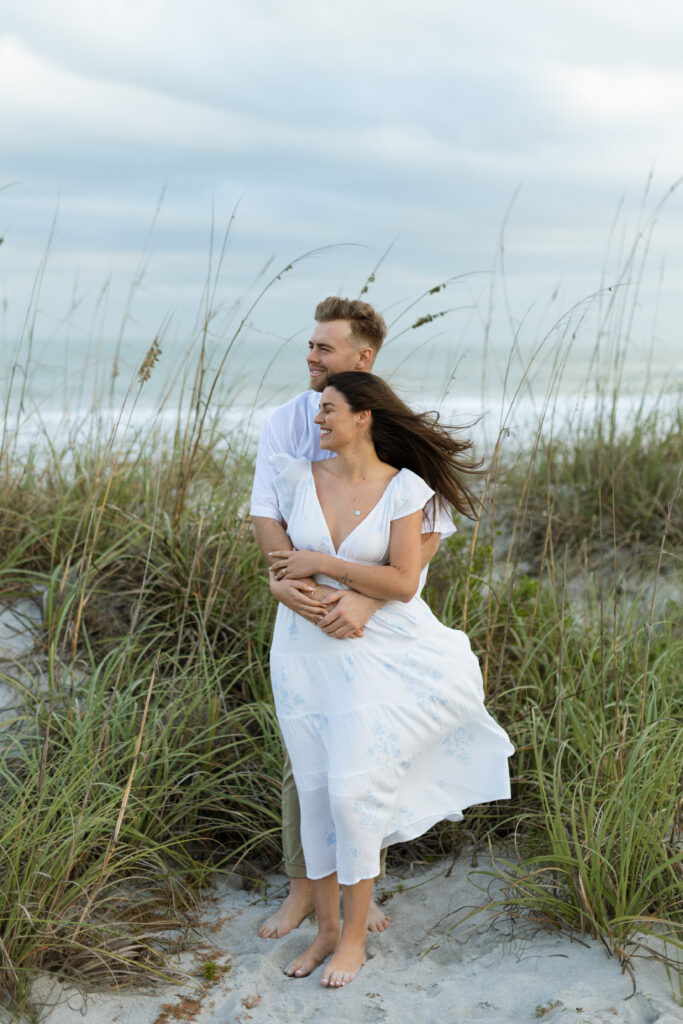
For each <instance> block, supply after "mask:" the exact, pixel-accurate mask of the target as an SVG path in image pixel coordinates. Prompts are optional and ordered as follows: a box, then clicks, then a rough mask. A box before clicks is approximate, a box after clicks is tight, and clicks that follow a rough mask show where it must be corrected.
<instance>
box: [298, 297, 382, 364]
mask: <svg viewBox="0 0 683 1024" xmlns="http://www.w3.org/2000/svg"><path fill="white" fill-rule="evenodd" d="M315 319H316V321H317V323H319V324H327V323H330V322H331V321H332V320H348V321H349V323H350V325H351V337H352V338H353V340H354V342H355V343H356V344H358V343H362V342H364V343H365V344H366V345H369V346H370V348H371V349H372V351H373V352H374V353H375V355H377V353H378V352H379V350H380V348H381V347H382V342H383V341H384V339H385V338H386V336H387V325H386V323H385V322H384V317H383V316H382V314H381V313H378V312H377V310H376V309H373V307H372V306H371V305H370V303H369V302H361V300H360V299H341V298H340V297H339V296H338V295H328V297H327V298H326V299H323V301H322V302H319V303H318V305H317V306H316V307H315Z"/></svg>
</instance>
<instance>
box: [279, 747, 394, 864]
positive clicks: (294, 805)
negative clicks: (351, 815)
mask: <svg viewBox="0 0 683 1024" xmlns="http://www.w3.org/2000/svg"><path fill="white" fill-rule="evenodd" d="M282 853H283V856H284V861H285V873H286V874H288V875H289V877H290V878H305V877H306V861H305V860H304V851H303V849H302V847H301V811H300V810H299V795H298V793H297V791H296V783H295V782H294V776H293V775H292V765H291V762H290V760H289V755H288V754H287V751H286V750H285V763H284V769H283V772H282ZM386 864H387V851H386V850H381V851H380V855H379V875H378V876H377V877H378V878H384V874H385V871H386Z"/></svg>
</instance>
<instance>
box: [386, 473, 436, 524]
mask: <svg viewBox="0 0 683 1024" xmlns="http://www.w3.org/2000/svg"><path fill="white" fill-rule="evenodd" d="M433 494H434V491H433V490H432V489H431V487H429V486H428V485H427V484H426V483H425V482H424V480H423V479H422V478H421V477H419V476H418V475H417V473H413V472H412V470H410V469H402V470H401V472H400V473H399V475H398V477H397V479H396V483H395V485H394V490H393V494H392V503H391V517H390V518H391V520H392V521H393V520H394V519H402V518H403V516H409V515H410V514H411V512H417V511H421V510H422V509H424V507H425V505H426V503H427V502H428V501H429V499H430V498H431V497H432V495H433Z"/></svg>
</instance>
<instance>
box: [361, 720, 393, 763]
mask: <svg viewBox="0 0 683 1024" xmlns="http://www.w3.org/2000/svg"><path fill="white" fill-rule="evenodd" d="M372 733H373V735H374V737H375V742H374V743H373V744H372V745H371V746H369V747H368V757H371V758H374V760H375V762H376V763H377V764H381V763H386V762H387V761H390V760H392V759H393V760H396V759H398V758H399V757H400V756H401V747H400V746H399V738H398V733H395V732H393V731H392V730H390V729H387V727H386V726H385V725H382V724H381V722H375V723H374V724H373V726H372Z"/></svg>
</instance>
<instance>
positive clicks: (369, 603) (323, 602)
mask: <svg viewBox="0 0 683 1024" xmlns="http://www.w3.org/2000/svg"><path fill="white" fill-rule="evenodd" d="M270 556H271V558H273V559H274V562H273V564H272V565H271V566H270V568H269V577H270V592H271V594H272V595H273V597H275V598H276V599H277V600H278V601H280V603H281V604H284V605H286V606H287V608H290V609H291V610H292V611H294V612H296V613H297V615H301V616H303V618H305V619H307V620H308V621H309V622H312V623H313V624H314V625H316V626H319V627H320V629H322V630H323V632H324V633H326V634H327V635H328V636H333V637H336V638H337V639H338V640H345V639H350V638H356V637H361V636H362V635H363V630H364V627H365V624H366V623H367V622H368V621H369V620H370V618H371V617H372V615H373V614H374V612H375V611H377V609H378V608H381V607H382V605H383V603H384V602H383V601H377V600H375V599H374V598H372V597H366V596H365V594H359V593H357V592H356V591H355V590H346V589H339V590H338V589H335V588H334V587H328V586H325V585H324V584H319V585H318V584H316V583H315V581H314V580H312V579H311V577H312V576H313V575H314V573H316V572H320V571H321V569H320V567H319V559H320V552H317V551H273V552H271V553H270ZM316 556H317V558H316Z"/></svg>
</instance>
